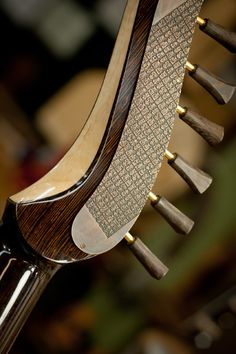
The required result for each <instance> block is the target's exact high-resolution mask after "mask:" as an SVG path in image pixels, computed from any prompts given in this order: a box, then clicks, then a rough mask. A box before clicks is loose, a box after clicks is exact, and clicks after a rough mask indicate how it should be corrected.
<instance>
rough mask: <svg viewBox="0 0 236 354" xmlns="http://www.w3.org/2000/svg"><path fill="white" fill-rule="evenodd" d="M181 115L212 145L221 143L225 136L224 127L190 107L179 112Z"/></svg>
mask: <svg viewBox="0 0 236 354" xmlns="http://www.w3.org/2000/svg"><path fill="white" fill-rule="evenodd" d="M179 117H180V118H181V119H182V120H183V121H184V122H185V123H187V124H188V125H189V126H190V127H191V128H193V129H194V130H195V131H196V132H197V133H198V134H199V135H201V136H202V137H203V138H204V139H205V140H206V141H207V142H208V144H210V145H212V146H214V145H217V144H219V143H220V142H221V141H222V140H223V138H224V128H223V127H222V126H221V125H219V124H216V123H213V122H211V121H210V120H208V119H206V118H205V117H203V116H201V115H200V114H198V113H196V112H193V111H191V110H190V109H188V108H185V110H184V113H183V114H179Z"/></svg>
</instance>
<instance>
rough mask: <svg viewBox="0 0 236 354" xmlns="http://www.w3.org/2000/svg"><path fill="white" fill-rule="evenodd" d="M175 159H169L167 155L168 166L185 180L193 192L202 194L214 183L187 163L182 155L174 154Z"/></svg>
mask: <svg viewBox="0 0 236 354" xmlns="http://www.w3.org/2000/svg"><path fill="white" fill-rule="evenodd" d="M172 155H173V156H174V158H168V156H169V154H166V153H165V156H166V157H167V159H168V164H169V165H170V166H171V167H172V168H173V169H174V170H175V171H176V172H177V173H178V174H179V175H180V176H181V177H182V178H183V179H184V180H185V182H186V183H187V184H188V185H189V187H190V188H191V189H192V190H193V192H195V193H198V194H202V193H204V192H205V191H206V190H207V189H208V188H209V187H210V185H211V183H212V177H211V176H209V175H208V174H207V173H205V172H203V171H202V170H200V169H199V168H197V167H194V166H192V165H191V164H190V163H188V162H187V161H185V160H184V159H183V158H182V157H181V156H180V155H178V154H176V153H174V154H172Z"/></svg>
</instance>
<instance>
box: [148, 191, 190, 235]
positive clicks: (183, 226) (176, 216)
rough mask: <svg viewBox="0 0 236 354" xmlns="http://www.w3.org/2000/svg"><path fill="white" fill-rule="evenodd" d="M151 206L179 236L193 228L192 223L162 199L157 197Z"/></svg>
mask: <svg viewBox="0 0 236 354" xmlns="http://www.w3.org/2000/svg"><path fill="white" fill-rule="evenodd" d="M151 205H152V206H153V208H154V209H155V210H156V211H158V213H159V214H161V216H163V218H164V219H165V220H166V221H167V222H168V224H170V225H171V226H172V227H173V229H174V230H175V231H176V232H177V233H180V234H183V235H187V234H189V233H190V231H191V230H192V228H193V226H194V221H193V220H191V219H190V218H189V217H188V216H187V215H185V214H184V213H182V212H181V211H180V210H179V209H177V208H176V207H175V206H174V205H173V204H171V203H170V202H169V201H168V200H167V199H166V198H164V197H160V196H158V197H157V200H156V201H152V202H151Z"/></svg>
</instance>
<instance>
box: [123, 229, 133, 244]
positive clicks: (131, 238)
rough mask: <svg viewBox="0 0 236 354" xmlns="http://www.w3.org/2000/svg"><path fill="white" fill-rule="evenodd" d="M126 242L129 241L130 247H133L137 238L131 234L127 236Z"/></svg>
mask: <svg viewBox="0 0 236 354" xmlns="http://www.w3.org/2000/svg"><path fill="white" fill-rule="evenodd" d="M125 240H126V241H127V243H128V245H132V243H134V241H135V237H134V236H132V235H131V234H130V233H129V232H127V233H126V234H125Z"/></svg>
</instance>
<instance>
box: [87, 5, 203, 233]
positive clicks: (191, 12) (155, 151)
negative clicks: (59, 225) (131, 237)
mask: <svg viewBox="0 0 236 354" xmlns="http://www.w3.org/2000/svg"><path fill="white" fill-rule="evenodd" d="M201 4H202V0H188V1H186V2H185V3H184V4H183V5H181V6H179V7H178V8H177V9H175V10H174V11H173V12H171V13H170V14H169V15H168V16H166V17H164V18H163V19H162V20H161V21H160V22H159V23H157V24H156V25H154V26H153V27H152V29H151V33H150V36H149V40H148V45H147V48H146V52H145V55H144V59H143V65H142V69H141V72H140V77H139V80H138V84H137V88H136V91H135V95H134V99H133V103H132V106H131V110H130V114H129V117H128V120H127V123H126V126H125V129H124V131H123V134H122V138H121V141H120V144H119V146H118V149H117V152H116V154H115V156H114V159H113V161H112V163H111V165H110V167H109V169H108V171H107V173H106V175H105V176H104V178H103V180H102V182H101V184H100V185H99V187H98V188H97V189H96V191H95V192H94V194H93V195H92V197H91V198H90V199H89V201H88V202H87V204H86V206H87V207H88V209H89V211H90V213H91V214H92V215H93V217H94V218H95V219H96V221H97V223H98V224H99V226H100V227H101V228H102V230H103V231H104V233H105V234H106V235H107V237H110V236H111V235H112V234H114V233H115V232H116V231H118V230H119V229H120V228H121V227H122V226H124V225H125V224H127V223H128V222H130V221H131V220H132V219H134V218H135V217H137V216H138V215H139V214H140V212H141V210H142V208H143V206H144V204H145V202H146V200H147V197H148V193H149V191H150V190H151V188H152V185H153V183H154V182H155V179H156V176H157V173H158V171H159V169H160V165H161V162H162V159H163V154H164V151H165V149H166V147H167V145H168V142H169V137H170V133H171V130H172V128H173V124H174V119H175V110H176V106H177V104H178V101H179V96H180V93H181V87H182V82H183V77H184V64H185V62H186V59H187V56H188V50H189V47H190V42H191V38H192V34H193V30H194V26H195V18H196V16H197V15H198V12H199V9H200V6H201Z"/></svg>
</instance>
